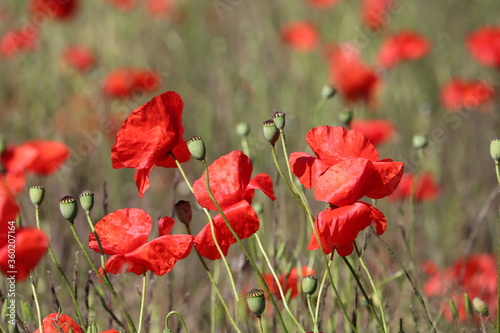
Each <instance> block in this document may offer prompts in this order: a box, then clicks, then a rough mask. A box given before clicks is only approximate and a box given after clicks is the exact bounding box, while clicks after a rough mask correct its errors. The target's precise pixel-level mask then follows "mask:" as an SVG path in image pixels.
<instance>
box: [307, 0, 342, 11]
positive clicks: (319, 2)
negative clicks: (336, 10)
mask: <svg viewBox="0 0 500 333" xmlns="http://www.w3.org/2000/svg"><path fill="white" fill-rule="evenodd" d="M339 1H340V0H307V3H308V4H309V5H310V6H311V7H314V8H318V9H326V8H330V7H333V6H335V5H336V4H337V3H338V2H339Z"/></svg>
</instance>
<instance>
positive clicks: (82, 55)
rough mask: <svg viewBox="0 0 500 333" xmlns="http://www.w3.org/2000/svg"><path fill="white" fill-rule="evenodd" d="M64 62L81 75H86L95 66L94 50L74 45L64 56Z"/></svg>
mask: <svg viewBox="0 0 500 333" xmlns="http://www.w3.org/2000/svg"><path fill="white" fill-rule="evenodd" d="M62 59H63V61H64V62H65V63H66V64H68V65H69V66H70V67H73V68H75V69H76V70H78V71H79V72H81V73H85V72H87V71H89V70H90V69H92V67H94V66H95V56H94V53H93V52H92V50H90V49H89V48H87V47H85V46H81V45H74V46H70V47H68V48H67V49H66V50H65V51H64V53H63V54H62Z"/></svg>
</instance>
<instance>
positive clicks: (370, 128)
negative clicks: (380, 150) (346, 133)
mask: <svg viewBox="0 0 500 333" xmlns="http://www.w3.org/2000/svg"><path fill="white" fill-rule="evenodd" d="M349 126H350V127H351V129H353V130H355V131H358V132H361V133H363V134H364V135H365V136H366V137H367V138H368V140H370V142H371V143H372V144H374V145H379V144H382V143H384V142H386V141H388V140H389V139H391V138H392V136H393V135H394V133H395V132H396V130H395V128H394V125H393V123H391V122H390V121H388V120H385V119H372V120H368V119H358V118H354V119H353V120H352V121H351V123H350V124H349Z"/></svg>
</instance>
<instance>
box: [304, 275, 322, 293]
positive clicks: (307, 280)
mask: <svg viewBox="0 0 500 333" xmlns="http://www.w3.org/2000/svg"><path fill="white" fill-rule="evenodd" d="M317 288H318V279H317V278H316V277H315V276H314V275H307V276H304V278H303V279H302V291H303V292H304V293H305V294H307V295H313V294H314V293H315V292H316V289H317Z"/></svg>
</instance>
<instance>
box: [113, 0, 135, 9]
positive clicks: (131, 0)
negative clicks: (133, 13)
mask: <svg viewBox="0 0 500 333" xmlns="http://www.w3.org/2000/svg"><path fill="white" fill-rule="evenodd" d="M105 1H107V2H109V3H111V4H113V5H114V6H115V7H116V8H118V9H120V10H123V11H129V10H132V9H134V8H135V7H136V6H137V0H105Z"/></svg>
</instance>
